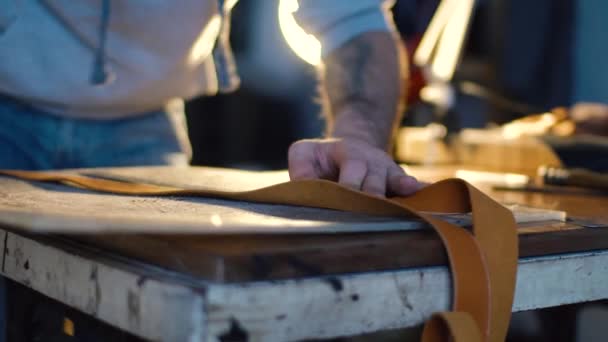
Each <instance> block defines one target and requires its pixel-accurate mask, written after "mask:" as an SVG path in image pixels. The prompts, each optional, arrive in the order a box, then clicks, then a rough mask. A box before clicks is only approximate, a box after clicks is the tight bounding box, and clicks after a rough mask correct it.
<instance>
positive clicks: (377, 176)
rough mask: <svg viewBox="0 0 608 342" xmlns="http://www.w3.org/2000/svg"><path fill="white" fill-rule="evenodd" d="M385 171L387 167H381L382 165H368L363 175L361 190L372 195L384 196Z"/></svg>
mask: <svg viewBox="0 0 608 342" xmlns="http://www.w3.org/2000/svg"><path fill="white" fill-rule="evenodd" d="M387 171H388V170H387V168H386V167H383V165H379V166H372V165H369V170H368V172H367V175H366V176H365V180H364V181H363V186H362V187H361V190H363V192H367V193H368V194H370V195H374V196H380V197H384V196H386V181H387V177H386V176H387V174H388V173H387Z"/></svg>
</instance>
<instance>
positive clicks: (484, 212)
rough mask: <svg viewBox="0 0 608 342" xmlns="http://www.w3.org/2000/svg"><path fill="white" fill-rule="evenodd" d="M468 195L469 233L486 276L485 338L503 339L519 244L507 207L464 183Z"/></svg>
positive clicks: (509, 315)
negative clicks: (480, 254)
mask: <svg viewBox="0 0 608 342" xmlns="http://www.w3.org/2000/svg"><path fill="white" fill-rule="evenodd" d="M467 188H468V192H469V196H470V197H471V204H472V208H471V209H472V215H473V233H474V234H475V238H476V239H477V241H478V243H479V246H480V247H481V250H482V252H483V254H484V260H485V261H486V263H487V268H488V272H489V275H490V279H489V284H490V293H491V294H492V296H491V301H490V322H491V323H490V330H489V331H487V332H486V333H488V334H489V338H488V341H504V340H505V338H506V336H507V330H508V328H509V320H510V317H511V308H512V306H513V295H514V293H515V283H516V277H517V260H518V255H519V251H518V248H519V245H518V239H517V230H516V228H515V227H516V223H515V218H514V217H513V214H512V213H511V211H510V210H508V209H507V208H505V207H503V206H502V205H500V204H499V203H497V202H495V201H493V200H492V199H490V198H489V197H488V196H486V195H485V194H484V193H482V192H481V191H479V190H478V189H476V188H475V187H473V186H472V185H470V184H467Z"/></svg>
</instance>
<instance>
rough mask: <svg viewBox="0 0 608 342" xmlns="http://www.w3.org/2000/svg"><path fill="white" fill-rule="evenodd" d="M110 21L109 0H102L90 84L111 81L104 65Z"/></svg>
mask: <svg viewBox="0 0 608 342" xmlns="http://www.w3.org/2000/svg"><path fill="white" fill-rule="evenodd" d="M109 22H110V0H102V4H101V18H100V21H99V30H98V33H99V42H98V44H99V45H98V46H97V49H95V61H94V64H93V72H92V73H91V84H95V85H103V84H106V83H109V82H111V79H110V78H111V73H110V71H109V70H108V69H107V65H106V40H107V35H108V24H109Z"/></svg>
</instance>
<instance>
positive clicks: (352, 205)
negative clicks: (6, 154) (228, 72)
mask: <svg viewBox="0 0 608 342" xmlns="http://www.w3.org/2000/svg"><path fill="white" fill-rule="evenodd" d="M0 174H4V175H10V176H14V177H19V178H22V179H26V180H34V181H55V182H61V183H66V184H72V185H76V186H79V187H83V188H86V189H89V190H95V191H102V192H111V193H116V194H124V195H153V196H163V195H171V196H204V197H217V198H225V199H232V200H243V201H253V202H264V203H275V204H289V205H300V206H307V207H317V208H329V209H336V210H343V211H351V212H357V213H365V214H371V215H388V216H404V217H419V218H421V219H423V220H425V221H426V222H428V223H429V224H430V225H431V226H432V227H433V228H434V229H435V230H436V231H437V233H438V234H439V236H440V237H441V239H442V241H443V243H444V245H445V248H446V250H447V253H448V256H449V260H450V267H451V270H452V283H453V288H454V290H453V303H452V310H453V311H452V312H443V313H438V314H435V315H433V316H432V317H431V319H430V320H429V321H428V322H427V325H426V326H425V329H424V332H423V338H422V340H423V342H436V341H448V340H449V339H452V340H454V341H457V342H476V341H480V342H481V341H486V342H498V341H504V339H505V337H506V333H507V328H508V325H509V320H510V317H511V306H512V304H513V294H514V291H515V277H516V268H517V256H518V251H517V231H516V225H515V220H514V218H513V215H512V213H511V212H510V211H509V210H508V209H506V208H504V207H503V206H501V205H500V204H498V203H496V202H495V201H493V200H492V199H490V198H489V197H487V196H486V195H485V194H483V193H482V192H480V191H479V190H477V189H476V188H475V187H473V186H471V185H470V184H468V183H466V182H464V181H462V180H459V179H449V180H445V181H441V182H438V183H435V184H433V185H430V186H428V187H426V188H424V189H422V190H421V191H419V192H418V193H416V194H414V195H412V196H410V197H399V198H390V199H383V198H378V197H374V196H370V195H367V194H365V193H362V192H359V191H353V190H350V189H347V188H344V187H342V186H340V185H338V184H336V183H334V182H329V181H324V180H305V181H292V182H287V183H282V184H277V185H273V186H269V187H266V188H261V189H257V190H253V191H246V192H224V191H216V190H192V189H180V188H173V187H166V186H156V185H149V184H133V183H127V182H119V181H113V180H105V179H97V178H89V177H85V176H80V175H75V174H68V173H62V172H32V171H14V170H0ZM432 212H449V213H467V212H472V216H473V229H472V231H469V230H467V229H464V228H461V227H459V226H456V225H453V224H451V223H448V222H445V221H442V220H440V219H438V218H436V217H435V216H433V215H432V214H431V213H432Z"/></svg>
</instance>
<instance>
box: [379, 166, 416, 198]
mask: <svg viewBox="0 0 608 342" xmlns="http://www.w3.org/2000/svg"><path fill="white" fill-rule="evenodd" d="M423 186H424V184H422V183H420V182H418V181H417V180H416V178H414V177H412V176H409V175H407V174H406V173H405V172H404V171H403V169H402V168H401V167H399V166H398V165H394V166H393V167H391V168H389V170H388V192H389V193H391V194H395V195H397V196H408V195H411V194H413V193H414V192H416V191H418V190H420V189H421V188H422V187H423Z"/></svg>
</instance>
